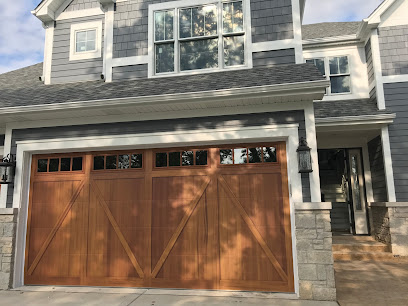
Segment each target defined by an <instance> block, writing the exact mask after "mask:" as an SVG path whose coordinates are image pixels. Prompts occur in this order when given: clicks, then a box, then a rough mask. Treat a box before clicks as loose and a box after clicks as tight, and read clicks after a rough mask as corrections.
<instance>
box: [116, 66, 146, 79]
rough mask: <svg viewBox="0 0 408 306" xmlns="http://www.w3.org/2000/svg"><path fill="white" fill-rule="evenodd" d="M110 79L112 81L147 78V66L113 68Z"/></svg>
mask: <svg viewBox="0 0 408 306" xmlns="http://www.w3.org/2000/svg"><path fill="white" fill-rule="evenodd" d="M112 78H113V80H114V81H118V80H127V79H140V78H147V64H142V65H133V66H121V67H113V69H112Z"/></svg>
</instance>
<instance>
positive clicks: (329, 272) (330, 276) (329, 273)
mask: <svg viewBox="0 0 408 306" xmlns="http://www.w3.org/2000/svg"><path fill="white" fill-rule="evenodd" d="M325 267H326V279H327V281H333V282H334V266H333V265H326V266H325Z"/></svg>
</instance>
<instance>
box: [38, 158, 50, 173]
mask: <svg viewBox="0 0 408 306" xmlns="http://www.w3.org/2000/svg"><path fill="white" fill-rule="evenodd" d="M47 168H48V159H39V160H38V172H47Z"/></svg>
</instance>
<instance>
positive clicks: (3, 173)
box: [0, 154, 16, 184]
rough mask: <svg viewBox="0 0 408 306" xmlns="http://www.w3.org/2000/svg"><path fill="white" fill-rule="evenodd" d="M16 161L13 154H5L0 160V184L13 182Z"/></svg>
mask: <svg viewBox="0 0 408 306" xmlns="http://www.w3.org/2000/svg"><path fill="white" fill-rule="evenodd" d="M15 168H16V163H15V161H14V157H13V155H10V154H9V155H7V156H6V157H4V158H3V161H2V162H0V184H13V181H14V169H15Z"/></svg>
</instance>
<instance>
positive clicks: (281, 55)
mask: <svg viewBox="0 0 408 306" xmlns="http://www.w3.org/2000/svg"><path fill="white" fill-rule="evenodd" d="M283 64H296V58H295V49H283V50H274V51H264V52H256V53H253V54H252V65H253V67H272V66H276V65H283Z"/></svg>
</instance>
